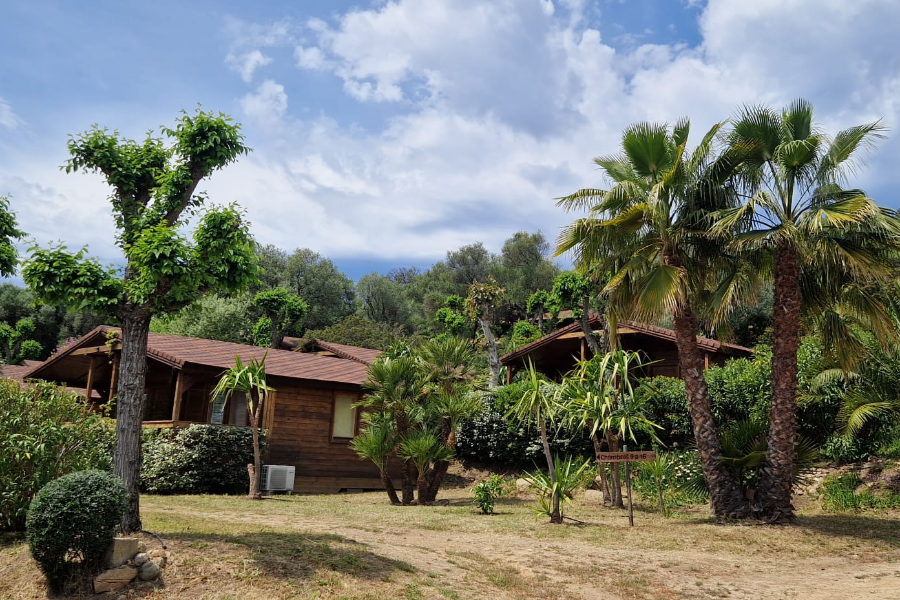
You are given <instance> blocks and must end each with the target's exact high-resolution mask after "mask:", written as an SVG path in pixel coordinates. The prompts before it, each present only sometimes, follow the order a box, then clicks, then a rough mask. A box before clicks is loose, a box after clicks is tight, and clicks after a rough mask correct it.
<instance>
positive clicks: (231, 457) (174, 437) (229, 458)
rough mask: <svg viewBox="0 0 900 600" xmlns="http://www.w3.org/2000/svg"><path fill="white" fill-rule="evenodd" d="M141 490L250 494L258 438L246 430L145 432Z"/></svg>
mask: <svg viewBox="0 0 900 600" xmlns="http://www.w3.org/2000/svg"><path fill="white" fill-rule="evenodd" d="M142 460H143V462H142V465H141V487H142V488H143V489H144V490H145V491H147V492H151V493H154V494H240V493H245V492H246V491H247V487H248V485H247V464H248V463H252V462H253V440H252V435H251V431H250V429H248V428H246V427H220V426H216V425H191V426H190V427H187V428H185V429H159V430H155V431H154V430H148V431H147V432H146V433H145V434H144V441H143V459H142Z"/></svg>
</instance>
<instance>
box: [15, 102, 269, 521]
mask: <svg viewBox="0 0 900 600" xmlns="http://www.w3.org/2000/svg"><path fill="white" fill-rule="evenodd" d="M162 134H163V136H164V137H163V138H160V137H154V136H153V135H152V133H151V134H148V136H147V138H146V139H145V140H144V141H143V142H136V141H134V140H128V139H124V138H122V137H121V136H120V135H119V134H118V132H115V131H114V132H109V131H108V130H106V129H101V128H99V127H97V126H94V127H93V128H91V129H90V130H89V131H87V132H86V133H83V134H80V135H77V136H74V137H72V138H71V139H70V140H69V154H70V156H71V158H70V159H69V161H68V163H67V164H66V166H65V170H66V172H68V173H71V172H75V171H85V172H89V173H99V174H101V175H103V177H104V178H105V179H106V181H107V183H108V184H109V185H110V187H111V188H112V193H111V195H110V203H111V204H112V210H113V217H114V218H115V222H116V228H117V235H116V244H117V245H118V246H119V248H121V250H122V251H123V253H124V255H125V268H124V270H123V271H120V270H118V269H115V268H112V267H104V266H102V265H101V264H100V263H99V262H98V261H97V260H96V259H91V258H88V256H87V251H86V249H82V250H80V251H78V252H70V251H69V250H68V249H67V248H66V247H65V246H64V245H59V246H54V247H50V248H40V247H38V246H35V247H32V248H31V249H30V250H29V256H28V259H27V260H26V261H25V266H24V269H23V271H22V277H23V279H24V280H25V283H26V284H27V285H28V287H30V288H31V289H32V290H33V291H34V293H35V296H36V298H37V299H38V300H39V301H42V302H47V303H66V304H68V305H70V306H77V307H88V308H91V309H93V310H97V311H101V312H105V313H107V314H111V315H114V316H116V317H117V318H118V320H119V321H120V322H121V324H122V336H121V340H122V351H121V357H120V375H119V383H118V389H117V398H118V404H117V422H116V448H115V466H114V471H115V474H116V475H118V476H119V477H121V478H122V480H123V481H124V482H125V486H126V488H127V489H128V498H129V501H128V508H127V510H126V512H125V517H124V521H123V523H122V529H123V531H125V532H132V531H138V530H140V529H141V519H140V492H139V487H138V486H139V483H140V465H141V460H140V452H141V450H140V448H141V447H140V439H141V417H142V414H143V398H144V390H145V379H146V373H147V338H148V333H149V330H150V319H151V317H152V316H153V315H154V314H159V313H165V312H171V311H175V310H177V309H179V308H181V307H183V306H186V305H188V304H190V303H191V302H193V301H194V300H196V299H197V298H199V297H201V296H203V295H204V294H206V293H207V292H209V291H213V290H215V291H219V292H223V293H230V292H236V291H239V290H242V289H245V288H247V287H248V286H249V285H250V284H251V283H252V282H254V281H255V280H256V277H257V266H256V255H255V253H254V244H253V240H252V239H251V237H250V232H249V230H248V226H247V223H246V221H245V220H244V218H243V215H242V213H241V212H240V211H239V210H238V209H237V207H235V206H234V205H232V206H227V207H217V208H211V209H207V210H203V211H201V210H200V209H201V207H202V205H203V204H204V202H205V201H206V194H205V193H203V192H199V193H198V192H197V186H198V185H199V184H200V182H201V181H202V180H203V179H205V178H206V177H208V176H209V175H211V174H212V173H213V172H215V171H217V170H219V169H222V168H223V167H225V166H227V165H229V164H231V163H232V162H234V161H236V160H237V159H238V158H239V157H240V156H241V155H243V154H246V153H247V152H248V151H249V149H248V148H247V147H246V146H245V145H244V143H243V136H242V135H241V133H240V126H239V125H237V124H234V123H233V122H232V121H231V119H230V118H229V117H227V116H226V115H223V114H213V113H210V112H204V111H200V110H198V111H197V112H196V113H195V114H192V115H191V114H188V113H183V114H182V116H181V117H180V118H178V119H177V120H176V122H175V125H174V127H172V128H168V127H163V128H162ZM166 141H169V142H170V145H166ZM198 214H199V218H198V219H197V222H196V227H195V228H194V231H193V235H192V240H191V241H189V240H188V239H187V238H186V237H185V236H184V235H182V233H181V229H182V228H183V226H185V225H186V222H187V220H188V218H189V217H192V216H196V215H198Z"/></svg>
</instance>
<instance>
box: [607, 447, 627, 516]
mask: <svg viewBox="0 0 900 600" xmlns="http://www.w3.org/2000/svg"><path fill="white" fill-rule="evenodd" d="M606 443H607V445H608V446H609V451H610V452H618V451H619V438H618V437H617V436H615V435H613V433H612V432H611V431H607V432H606ZM609 470H610V479H612V507H613V508H625V502H624V501H623V500H622V476H621V472H620V470H619V463H610V465H609Z"/></svg>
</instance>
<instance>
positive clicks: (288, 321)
mask: <svg viewBox="0 0 900 600" xmlns="http://www.w3.org/2000/svg"><path fill="white" fill-rule="evenodd" d="M253 306H255V307H256V308H258V309H260V310H262V312H263V316H262V317H261V318H260V319H259V321H257V323H256V326H255V327H254V332H253V333H254V336H253V337H254V341H255V342H256V345H257V346H268V347H269V348H278V347H279V346H281V342H282V341H283V340H284V336H285V335H287V334H288V333H290V332H291V331H292V330H294V329H295V328H296V327H298V326H299V325H300V324H301V323H302V322H303V318H304V317H305V316H306V313H307V312H308V311H309V305H307V304H306V302H305V301H304V300H303V298H301V297H300V296H296V295H294V294H292V293H290V292H289V291H287V290H286V289H284V288H282V287H277V288H274V289H271V290H264V291H262V292H259V293H258V294H256V296H255V297H254V298H253Z"/></svg>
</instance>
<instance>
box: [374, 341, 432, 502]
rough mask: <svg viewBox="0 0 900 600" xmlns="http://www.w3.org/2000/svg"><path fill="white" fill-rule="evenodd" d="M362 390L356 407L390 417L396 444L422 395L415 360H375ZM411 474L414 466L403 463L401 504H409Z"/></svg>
mask: <svg viewBox="0 0 900 600" xmlns="http://www.w3.org/2000/svg"><path fill="white" fill-rule="evenodd" d="M364 387H366V388H367V389H368V390H369V393H368V394H366V396H365V397H364V398H363V400H362V402H360V403H359V405H360V406H363V407H371V408H373V409H375V411H377V412H385V413H388V414H390V415H392V417H393V420H394V434H395V436H396V438H395V439H396V443H397V444H399V443H400V441H401V440H402V439H403V438H405V437H406V435H407V434H408V433H409V431H410V417H409V413H410V411H411V410H413V409H415V408H416V407H417V405H418V404H419V402H420V401H421V399H422V395H423V394H424V392H425V380H424V378H423V376H422V370H421V369H420V368H419V364H418V363H417V362H416V359H415V358H414V357H412V356H398V357H397V358H385V359H382V360H377V361H375V362H374V363H373V364H372V365H371V366H370V367H369V372H368V379H367V380H366V382H365V384H364ZM395 450H396V448H395ZM414 472H415V464H414V463H413V462H412V461H409V460H407V461H405V463H404V465H403V468H402V469H401V480H400V481H401V484H400V485H401V494H402V497H401V503H402V504H410V503H411V502H412V501H413V493H414V483H413V475H414Z"/></svg>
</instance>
